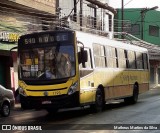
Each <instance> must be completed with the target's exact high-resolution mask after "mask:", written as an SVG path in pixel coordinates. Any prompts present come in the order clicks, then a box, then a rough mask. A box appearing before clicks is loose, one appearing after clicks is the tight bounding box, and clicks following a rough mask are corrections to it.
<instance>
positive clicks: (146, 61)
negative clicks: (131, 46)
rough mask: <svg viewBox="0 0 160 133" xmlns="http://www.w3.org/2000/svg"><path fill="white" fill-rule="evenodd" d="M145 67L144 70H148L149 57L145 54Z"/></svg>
mask: <svg viewBox="0 0 160 133" xmlns="http://www.w3.org/2000/svg"><path fill="white" fill-rule="evenodd" d="M143 66H144V69H148V56H147V54H146V53H143Z"/></svg>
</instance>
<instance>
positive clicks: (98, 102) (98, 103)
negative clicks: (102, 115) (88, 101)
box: [90, 88, 105, 112]
mask: <svg viewBox="0 0 160 133" xmlns="http://www.w3.org/2000/svg"><path fill="white" fill-rule="evenodd" d="M104 105H105V101H104V95H103V92H102V90H101V89H99V88H98V89H97V91H96V96H95V103H94V104H92V105H90V108H91V110H92V111H94V112H101V111H102V110H103V108H104Z"/></svg>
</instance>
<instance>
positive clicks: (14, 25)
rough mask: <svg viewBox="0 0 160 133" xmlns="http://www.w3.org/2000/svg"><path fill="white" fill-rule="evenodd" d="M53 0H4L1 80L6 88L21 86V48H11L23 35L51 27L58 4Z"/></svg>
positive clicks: (1, 10)
mask: <svg viewBox="0 0 160 133" xmlns="http://www.w3.org/2000/svg"><path fill="white" fill-rule="evenodd" d="M53 1H54V0H50V1H48V2H52V4H48V3H47V0H46V2H45V1H44V0H43V1H40V0H38V1H37V0H32V2H31V1H30V2H27V3H25V2H26V1H22V0H14V1H10V0H1V2H0V84H2V85H4V86H5V87H6V88H9V89H12V90H13V91H15V90H16V89H17V87H18V74H17V70H18V68H17V51H12V52H10V49H11V48H13V47H15V46H17V43H18V38H19V36H21V35H23V34H28V33H32V32H37V31H42V30H46V29H49V28H50V27H51V23H53V20H54V19H53V20H52V18H54V16H55V15H54V13H55V10H54V9H55V6H56V5H55V2H53ZM33 3H34V4H33ZM53 7H54V8H53ZM41 9H42V10H41ZM44 9H45V10H46V9H47V10H46V11H47V12H45V11H44Z"/></svg>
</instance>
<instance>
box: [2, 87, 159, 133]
mask: <svg viewBox="0 0 160 133" xmlns="http://www.w3.org/2000/svg"><path fill="white" fill-rule="evenodd" d="M159 105H160V88H158V89H151V90H150V91H149V92H147V93H145V94H143V95H140V97H139V102H138V103H137V104H135V105H126V104H124V102H123V101H117V102H112V103H110V104H107V105H106V109H105V110H104V111H103V112H101V113H97V114H95V113H92V112H91V111H90V110H89V109H88V108H85V109H80V108H75V109H72V110H60V111H59V112H58V113H57V114H56V115H52V116H51V115H49V114H48V113H47V111H45V110H21V109H20V106H19V105H16V108H15V109H14V110H12V112H11V115H10V116H9V117H8V118H3V117H0V123H1V124H20V125H21V124H24V125H43V127H45V128H48V129H51V128H53V126H54V125H55V124H64V126H63V127H60V128H59V130H56V132H62V131H61V130H60V129H62V128H63V129H65V131H66V132H67V130H66V129H68V130H70V129H71V131H69V132H75V130H72V129H77V130H81V129H87V128H88V127H89V129H93V130H89V132H93V133H95V132H99V133H103V132H114V133H119V132H125V133H128V132H134V131H133V130H114V131H111V130H109V131H106V130H105V131H104V130H101V129H104V127H103V128H99V127H100V126H107V124H113V125H116V124H122V125H123V124H160V113H159V112H160V106H159ZM67 124H70V125H67ZM81 124H84V125H81ZM90 124H94V125H93V126H91V125H90ZM97 124H106V125H99V126H98V125H97ZM65 125H66V126H65ZM76 126H77V127H76ZM96 126H97V129H98V130H94V129H96ZM77 130H76V132H78V131H77ZM50 131H51V130H50ZM159 131H160V130H152V131H151V130H150V131H148V132H153V133H155V132H159ZM79 132H88V131H86V130H82V131H79ZM136 132H147V131H145V130H136Z"/></svg>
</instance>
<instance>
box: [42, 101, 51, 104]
mask: <svg viewBox="0 0 160 133" xmlns="http://www.w3.org/2000/svg"><path fill="white" fill-rule="evenodd" d="M42 104H52V102H51V101H42Z"/></svg>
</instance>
